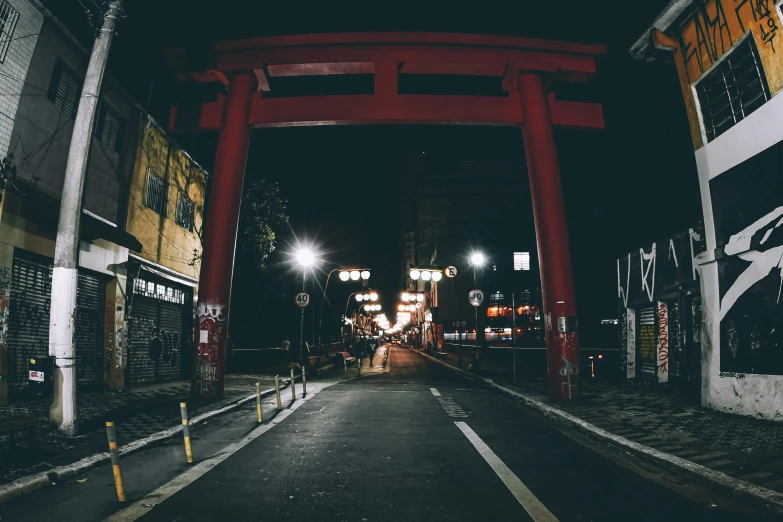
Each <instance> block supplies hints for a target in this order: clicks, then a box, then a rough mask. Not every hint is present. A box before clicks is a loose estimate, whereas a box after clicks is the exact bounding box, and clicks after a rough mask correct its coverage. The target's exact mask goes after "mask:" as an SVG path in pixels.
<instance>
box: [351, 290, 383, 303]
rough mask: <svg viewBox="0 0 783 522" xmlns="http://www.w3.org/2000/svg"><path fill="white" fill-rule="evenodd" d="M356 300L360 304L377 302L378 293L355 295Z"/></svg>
mask: <svg viewBox="0 0 783 522" xmlns="http://www.w3.org/2000/svg"><path fill="white" fill-rule="evenodd" d="M356 300H357V301H359V302H360V303H361V302H362V301H377V300H378V293H377V292H365V293H363V294H356Z"/></svg>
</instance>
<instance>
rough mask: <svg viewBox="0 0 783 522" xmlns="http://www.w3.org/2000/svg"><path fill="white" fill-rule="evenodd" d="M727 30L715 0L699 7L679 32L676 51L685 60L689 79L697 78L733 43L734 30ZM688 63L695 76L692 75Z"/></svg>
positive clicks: (727, 21)
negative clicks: (694, 69)
mask: <svg viewBox="0 0 783 522" xmlns="http://www.w3.org/2000/svg"><path fill="white" fill-rule="evenodd" d="M732 29H733V28H731V27H729V20H728V19H727V18H726V12H725V10H724V9H723V2H722V1H721V0H715V1H713V2H707V3H705V4H704V5H702V6H700V7H699V9H698V10H697V11H696V13H695V14H694V15H693V17H692V18H691V19H690V20H688V21H687V22H686V23H685V24H684V25H683V28H682V31H681V32H680V52H681V53H682V57H683V60H684V61H685V69H686V71H687V72H688V76H689V80H690V81H693V80H695V79H697V78H698V77H699V76H700V74H701V73H703V72H704V71H705V70H707V69H708V68H709V67H710V66H711V65H712V64H713V63H715V60H717V59H718V58H719V57H720V56H722V55H723V53H725V52H726V51H728V50H729V49H730V48H731V46H732V45H733V44H734V38H732V36H733V35H736V30H734V31H733V30H732ZM692 64H695V66H696V67H698V72H699V74H697V75H695V76H692V75H691V70H692Z"/></svg>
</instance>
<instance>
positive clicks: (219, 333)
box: [195, 303, 228, 398]
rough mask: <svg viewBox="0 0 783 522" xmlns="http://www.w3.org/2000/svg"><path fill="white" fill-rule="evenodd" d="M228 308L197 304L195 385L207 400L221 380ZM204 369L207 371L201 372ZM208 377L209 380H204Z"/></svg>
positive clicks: (217, 305)
mask: <svg viewBox="0 0 783 522" xmlns="http://www.w3.org/2000/svg"><path fill="white" fill-rule="evenodd" d="M227 319H228V307H227V306H225V305H221V304H216V303H199V306H198V330H199V333H198V336H199V337H198V338H199V342H198V345H197V359H196V360H197V366H196V375H195V377H196V384H197V387H198V389H199V390H200V393H201V396H202V397H204V398H208V397H211V396H213V395H214V393H215V392H216V386H217V382H218V381H219V380H221V379H222V376H221V372H222V354H225V350H226V320H227ZM207 365H208V366H207ZM202 366H203V367H205V368H207V369H208V371H206V370H205V371H202V370H201V368H202ZM205 376H209V377H210V379H211V380H205Z"/></svg>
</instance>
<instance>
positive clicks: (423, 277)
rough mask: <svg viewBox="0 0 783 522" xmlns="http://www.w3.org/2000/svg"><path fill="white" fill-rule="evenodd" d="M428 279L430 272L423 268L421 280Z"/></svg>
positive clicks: (430, 276)
mask: <svg viewBox="0 0 783 522" xmlns="http://www.w3.org/2000/svg"><path fill="white" fill-rule="evenodd" d="M430 279H432V272H430V271H428V270H424V271H423V272H422V273H421V280H422V281H429V280H430Z"/></svg>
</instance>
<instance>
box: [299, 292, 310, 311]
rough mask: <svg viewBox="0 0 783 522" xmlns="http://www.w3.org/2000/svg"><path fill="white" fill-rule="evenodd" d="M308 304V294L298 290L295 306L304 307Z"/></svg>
mask: <svg viewBox="0 0 783 522" xmlns="http://www.w3.org/2000/svg"><path fill="white" fill-rule="evenodd" d="M309 304H310V294H308V293H307V292H299V293H298V294H296V306H298V307H299V308H306V307H307V305H309Z"/></svg>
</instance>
